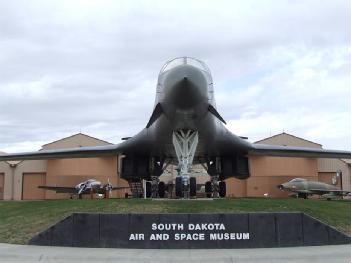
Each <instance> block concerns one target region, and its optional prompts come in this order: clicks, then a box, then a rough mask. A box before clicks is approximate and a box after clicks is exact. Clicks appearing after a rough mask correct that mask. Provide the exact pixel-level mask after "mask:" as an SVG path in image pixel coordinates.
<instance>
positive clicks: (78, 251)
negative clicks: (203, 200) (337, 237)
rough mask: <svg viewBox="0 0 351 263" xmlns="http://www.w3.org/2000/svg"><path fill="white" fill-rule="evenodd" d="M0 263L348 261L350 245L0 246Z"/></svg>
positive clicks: (333, 262) (337, 262)
mask: <svg viewBox="0 0 351 263" xmlns="http://www.w3.org/2000/svg"><path fill="white" fill-rule="evenodd" d="M0 262H4V263H5V262H6V263H13V262H16V263H17V262H31V263H32V262H59V263H65V262H94V263H98V262H125V263H129V262H152V263H155V262H182V263H185V262H201V263H207V262H208V263H210V262H211V263H219V262H235V263H237V262H238V263H239V262H245V263H251V262H270V263H273V262H274V263H275V262H276V263H278V262H279V263H281V262H298V263H299V262H309V263H310V262H313V263H317V262H326V263H330V262H332V263H339V262H347V263H350V262H351V245H339V246H323V247H317V246H316V247H293V248H261V249H220V250H219V249H213V250H211V249H207V250H202V249H194V250H185V249H180V250H175V249H174V250H166V249H162V250H156V249H148V250H146V249H107V248H71V247H41V246H26V245H11V244H0Z"/></svg>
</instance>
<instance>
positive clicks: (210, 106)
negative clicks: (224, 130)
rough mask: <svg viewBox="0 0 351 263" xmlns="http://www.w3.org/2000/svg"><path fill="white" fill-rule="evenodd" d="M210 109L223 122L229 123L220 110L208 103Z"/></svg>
mask: <svg viewBox="0 0 351 263" xmlns="http://www.w3.org/2000/svg"><path fill="white" fill-rule="evenodd" d="M208 111H209V112H211V113H212V114H213V115H214V116H216V117H217V118H218V119H219V120H220V121H221V122H223V123H224V124H227V123H226V122H225V120H224V119H223V118H222V116H221V115H220V114H219V113H218V111H217V110H216V109H215V107H213V106H212V105H211V104H209V105H208Z"/></svg>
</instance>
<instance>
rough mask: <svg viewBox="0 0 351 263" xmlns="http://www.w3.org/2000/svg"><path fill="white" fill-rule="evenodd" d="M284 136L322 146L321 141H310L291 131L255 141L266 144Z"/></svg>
mask: <svg viewBox="0 0 351 263" xmlns="http://www.w3.org/2000/svg"><path fill="white" fill-rule="evenodd" d="M283 136H284V137H290V138H292V139H295V140H299V141H303V142H306V143H309V144H314V145H316V146H319V147H322V144H319V143H316V142H313V141H309V140H306V139H304V138H301V137H297V136H295V135H292V134H289V133H286V132H282V133H279V134H275V135H273V136H270V137H267V138H264V139H262V140H259V141H256V142H255V143H262V144H264V143H265V142H267V141H271V140H274V139H277V138H278V137H283Z"/></svg>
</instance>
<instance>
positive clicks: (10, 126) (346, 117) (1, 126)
mask: <svg viewBox="0 0 351 263" xmlns="http://www.w3.org/2000/svg"><path fill="white" fill-rule="evenodd" d="M350 25H351V1H334V0H333V1H247V0H245V1H220V0H216V1H203V0H202V1H189V0H187V1H179V0H178V1H174V2H170V1H102V0H97V1H88V0H85V1H73V0H68V1H15V0H8V1H6V0H0V151H5V152H18V151H27V150H37V149H39V148H40V147H41V145H43V144H45V143H49V142H51V141H54V140H57V139H60V138H63V137H65V136H69V135H72V134H75V133H78V132H83V133H86V134H88V135H91V136H94V137H97V138H100V139H103V140H107V141H109V142H112V143H118V142H120V139H121V138H122V137H126V136H132V135H134V134H135V133H137V132H138V131H139V130H141V129H142V128H144V127H145V125H146V123H147V121H148V119H149V116H150V114H151V111H152V108H153V103H154V97H155V87H156V82H157V75H158V73H159V70H160V68H161V67H162V65H163V64H164V63H165V62H166V61H167V60H169V59H172V58H174V57H178V56H192V57H196V58H198V59H200V60H203V61H204V62H205V63H207V65H208V66H209V67H210V69H211V71H212V77H213V80H214V88H215V96H216V100H217V108H218V111H219V112H220V113H221V114H222V116H223V117H224V119H226V120H227V123H228V125H227V127H228V128H229V129H230V130H231V131H232V132H233V133H235V134H237V135H241V136H248V137H249V140H250V141H256V140H259V139H263V138H265V137H268V136H270V135H274V134H277V133H281V132H283V131H285V132H287V133H291V134H293V135H296V136H299V137H302V138H305V139H308V140H311V141H315V142H317V143H320V144H323V146H324V148H331V149H347V150H351V96H350V95H351V26H350Z"/></svg>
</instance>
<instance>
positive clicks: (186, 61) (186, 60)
mask: <svg viewBox="0 0 351 263" xmlns="http://www.w3.org/2000/svg"><path fill="white" fill-rule="evenodd" d="M180 65H191V66H193V67H196V68H198V69H201V70H203V71H205V72H207V73H209V74H210V75H211V73H210V70H209V68H208V67H207V66H206V64H205V63H204V62H202V61H200V60H198V59H196V58H190V57H180V58H175V59H172V60H170V61H168V62H167V63H166V64H165V65H164V66H163V67H162V69H161V72H160V73H161V74H162V73H163V72H166V71H168V70H170V69H172V68H175V67H177V66H180Z"/></svg>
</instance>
